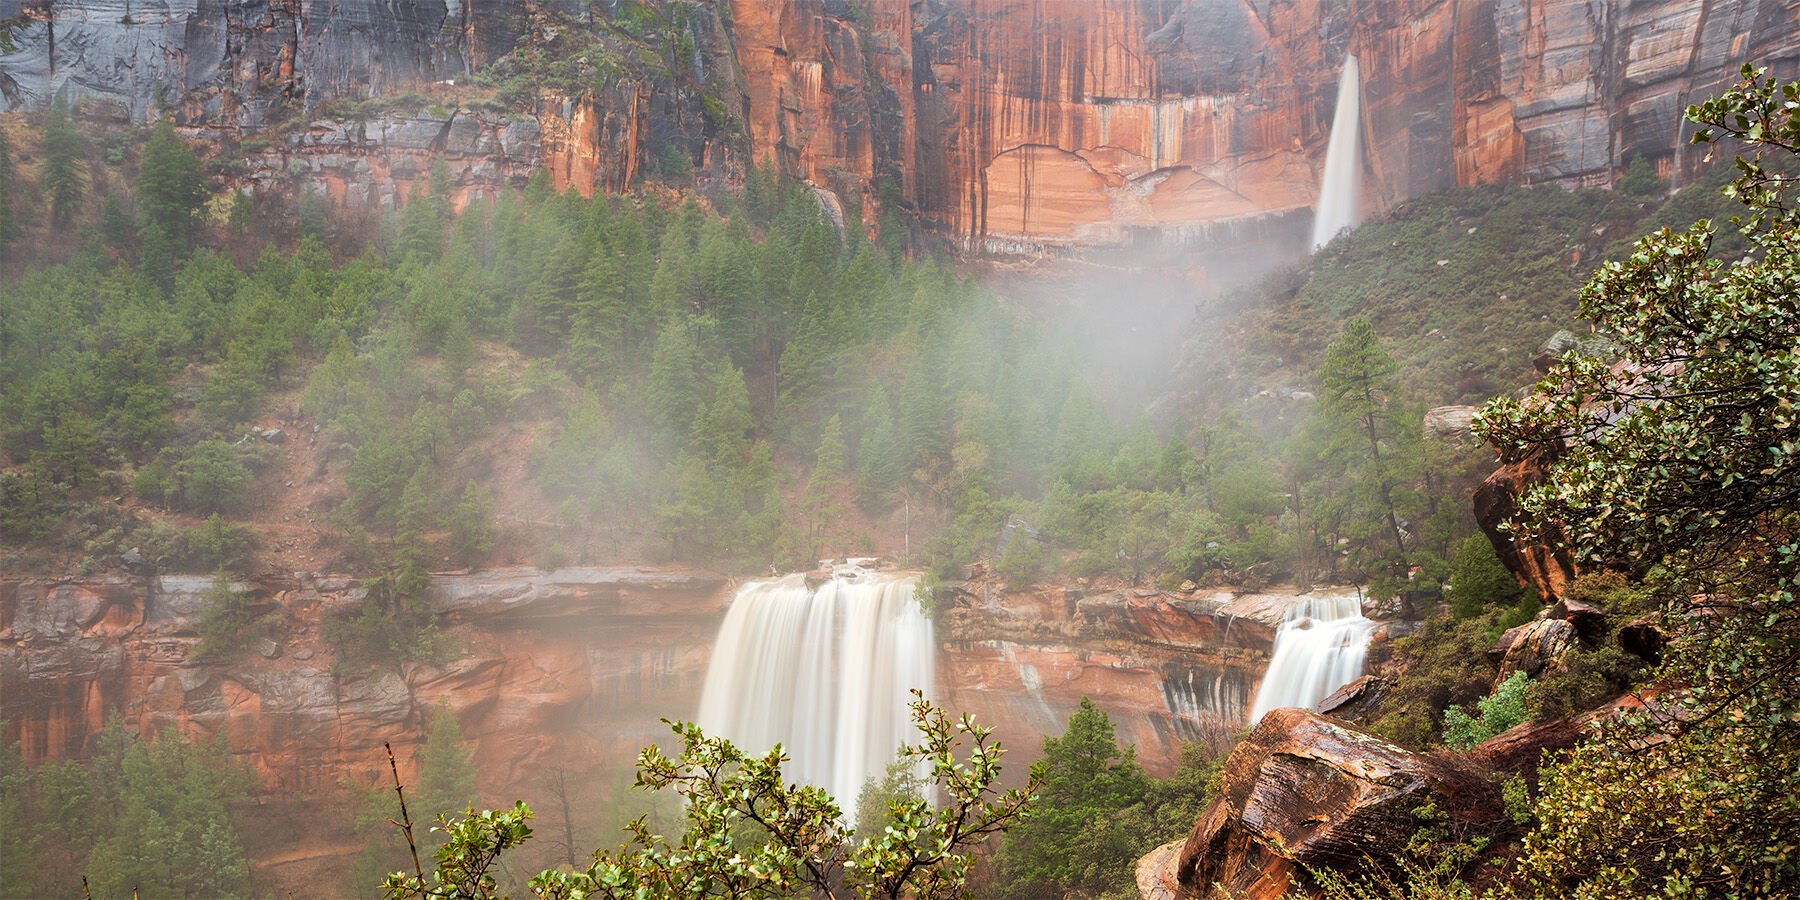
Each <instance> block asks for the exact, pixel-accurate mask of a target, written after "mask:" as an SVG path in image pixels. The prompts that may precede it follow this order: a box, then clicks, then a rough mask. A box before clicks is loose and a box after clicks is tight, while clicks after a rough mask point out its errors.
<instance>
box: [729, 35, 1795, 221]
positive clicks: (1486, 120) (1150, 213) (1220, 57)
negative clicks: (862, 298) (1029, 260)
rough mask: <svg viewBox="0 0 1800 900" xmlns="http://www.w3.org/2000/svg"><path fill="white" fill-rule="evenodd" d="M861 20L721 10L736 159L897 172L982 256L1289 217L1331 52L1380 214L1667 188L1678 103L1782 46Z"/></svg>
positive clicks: (1310, 197) (1332, 77)
mask: <svg viewBox="0 0 1800 900" xmlns="http://www.w3.org/2000/svg"><path fill="white" fill-rule="evenodd" d="M867 9H868V10H869V16H868V19H867V20H866V21H862V22H859V21H855V20H852V19H848V18H833V16H832V14H831V13H829V12H826V11H825V10H826V5H825V4H822V3H820V2H818V0H791V2H785V3H770V4H763V3H749V2H737V3H734V4H733V12H734V29H735V40H736V46H737V53H738V56H739V59H740V62H741V64H742V67H743V69H744V71H745V72H746V73H747V78H748V79H749V80H750V81H751V82H752V87H751V88H750V90H749V97H748V109H749V121H750V122H751V123H753V124H752V125H751V143H752V148H753V150H752V152H753V153H756V154H759V155H760V154H763V153H765V152H767V151H769V150H774V151H777V152H779V153H780V155H781V157H782V159H783V160H784V161H786V162H787V163H788V164H789V165H790V166H795V167H797V170H798V171H799V172H800V173H801V174H804V175H806V176H807V177H811V178H813V179H814V180H831V179H830V178H828V177H827V176H832V177H834V178H835V179H836V180H838V181H840V182H841V181H842V180H843V176H844V175H845V173H850V174H854V175H856V176H860V177H862V178H875V177H879V176H882V175H884V174H891V173H892V172H893V171H894V170H896V169H897V170H898V171H899V172H900V173H901V180H902V183H903V185H904V187H905V191H904V193H903V196H904V197H905V198H906V199H907V200H909V201H910V202H911V203H912V204H913V206H914V207H915V208H916V209H917V210H918V211H919V213H920V214H921V215H923V216H924V217H925V218H927V219H928V220H931V221H933V222H936V223H938V224H939V225H942V226H944V227H945V228H947V229H948V230H950V231H952V232H953V233H955V234H956V235H958V236H960V237H962V238H963V239H964V241H965V242H966V243H967V244H969V245H970V246H973V247H986V248H989V249H999V250H1006V249H1021V248H1029V247H1041V246H1045V245H1107V244H1120V243H1128V242H1134V241H1142V240H1154V241H1162V242H1168V241H1189V240H1193V239H1195V238H1197V237H1201V238H1203V237H1204V236H1205V235H1206V234H1207V233H1208V232H1209V230H1210V229H1212V228H1215V227H1217V226H1219V225H1220V224H1222V223H1229V222H1239V221H1243V220H1245V219H1255V218H1267V217H1275V216H1280V215H1281V214H1283V213H1293V214H1303V215H1310V209H1311V207H1312V205H1313V202H1314V197H1315V194H1316V190H1317V183H1318V176H1319V172H1320V170H1321V169H1322V167H1323V163H1324V160H1323V154H1324V148H1325V144H1326V138H1327V136H1328V134H1327V132H1328V130H1329V127H1330V123H1331V115H1332V112H1333V110H1332V105H1333V103H1334V95H1335V82H1336V78H1337V74H1338V70H1339V67H1340V66H1341V64H1342V61H1343V59H1344V56H1345V55H1346V54H1355V55H1356V56H1357V57H1358V59H1359V61H1360V63H1361V68H1362V72H1363V85H1362V100H1363V102H1362V107H1363V110H1364V117H1365V120H1364V123H1363V128H1362V143H1363V150H1364V157H1365V160H1366V172H1365V197H1364V207H1365V209H1366V210H1369V211H1376V210H1379V209H1381V208H1383V207H1386V206H1390V205H1392V204H1394V203H1397V202H1399V201H1402V200H1404V199H1406V198H1407V197H1411V196H1414V195H1417V194H1419V193H1422V192H1425V191H1429V190H1434V189H1437V188H1441V187H1445V186H1449V185H1452V184H1471V183H1475V182H1482V181H1487V182H1526V183H1544V182H1556V183H1563V184H1577V183H1579V184H1607V183H1610V181H1611V178H1612V176H1613V173H1614V172H1615V171H1617V170H1618V168H1619V167H1620V166H1621V165H1622V164H1623V162H1624V160H1625V159H1626V157H1628V156H1630V155H1633V154H1642V155H1645V156H1646V157H1648V158H1650V159H1652V160H1653V161H1655V162H1656V164H1657V165H1658V166H1659V168H1660V169H1661V171H1662V172H1663V173H1664V174H1666V175H1671V176H1673V177H1680V176H1681V175H1683V174H1685V173H1687V172H1690V171H1691V170H1692V166H1693V165H1694V164H1695V162H1696V161H1695V160H1693V159H1691V158H1684V157H1683V155H1682V152H1681V142H1682V139H1683V136H1684V132H1682V131H1681V128H1680V111H1681V109H1682V108H1684V107H1685V105H1686V104H1687V103H1689V102H1693V101H1694V100H1696V99H1698V98H1699V97H1702V96H1705V95H1706V94H1709V93H1713V92H1716V91H1717V90H1719V89H1720V88H1721V87H1723V86H1725V85H1727V84H1729V83H1731V82H1732V81H1733V80H1735V78H1736V71H1737V68H1738V67H1739V65H1740V64H1741V63H1743V62H1745V61H1766V60H1781V59H1786V60H1790V61H1791V60H1792V59H1793V58H1794V55H1795V54H1794V51H1795V49H1796V48H1797V47H1800V24H1797V23H1800V12H1797V10H1796V9H1795V7H1794V4H1792V3H1791V2H1790V3H1787V4H1780V3H1776V4H1761V5H1756V4H1751V5H1742V4H1727V5H1723V6H1719V5H1704V4H1693V3H1687V2H1680V0H1663V2H1652V3H1638V4H1632V5H1631V6H1630V8H1629V9H1628V10H1623V11H1621V10H1619V9H1618V8H1617V7H1615V6H1612V5H1608V4H1600V5H1596V4H1592V3H1589V2H1585V0H1538V2H1533V3H1529V4H1525V5H1524V6H1523V7H1522V8H1519V7H1510V6H1506V5H1503V4H1499V3H1496V2H1479V3H1461V4H1445V3H1439V2H1430V0H1401V2H1362V3H1354V4H1350V5H1349V6H1348V7H1345V6H1341V5H1338V4H1327V3H1320V2H1317V0H1299V2H1293V3H1282V4H1256V3H1242V4H1240V3H1211V2H1206V3H1203V2H1198V0H1192V2H1183V3H1176V4H1167V3H1161V2H1151V0H1124V2H1117V3H1092V2H1084V0H1034V2H1030V3H1026V2H1021V0H975V2H968V3H957V4H910V3H906V2H904V0H875V2H871V3H870V4H868V5H867ZM908 38H910V40H908ZM859 46H860V47H862V48H864V53H863V57H864V58H865V59H867V60H870V63H869V65H868V67H867V68H864V69H862V70H861V71H860V72H859V71H858V65H857V63H858V61H857V60H856V59H855V58H854V56H853V54H852V53H851V51H852V50H853V49H854V48H857V47H859ZM1788 65H1789V66H1790V67H1791V66H1792V63H1791V62H1789V63H1788ZM757 85H761V86H760V87H759V86H757ZM901 85H908V86H910V88H911V90H910V93H911V97H910V98H908V97H907V96H906V94H907V92H906V91H905V90H903V89H900V86H901ZM865 86H877V87H878V88H879V93H877V94H872V93H870V92H869V91H868V90H867V89H866V87H865ZM871 131H872V133H873V138H872V141H873V147H874V154H873V156H872V157H871V156H870V155H868V154H866V153H865V152H864V148H865V146H866V143H865V141H866V139H865V137H864V136H865V135H868V134H870V133H871Z"/></svg>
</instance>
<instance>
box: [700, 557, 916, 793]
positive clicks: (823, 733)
mask: <svg viewBox="0 0 1800 900" xmlns="http://www.w3.org/2000/svg"><path fill="white" fill-rule="evenodd" d="M917 585H918V578H917V577H916V576H910V575H901V576H896V575H886V574H867V573H858V574H855V575H850V576H846V577H838V578H833V579H831V580H830V581H826V582H824V583H823V584H820V585H819V586H818V587H817V588H816V589H809V588H808V587H807V586H806V580H805V578H804V577H803V576H800V575H789V576H787V577H785V578H780V579H776V580H773V581H753V582H750V583H748V584H746V585H744V586H743V587H742V588H741V589H739V591H738V593H737V597H736V599H734V600H733V601H732V604H731V610H730V612H728V613H726V615H725V622H724V624H723V625H722V626H721V627H720V630H719V640H718V644H717V646H716V647H715V649H714V651H713V657H712V663H711V665H710V666H708V668H707V671H706V686H705V688H704V690H703V691H702V693H701V699H700V715H699V717H698V722H699V724H700V726H701V727H702V728H704V729H705V730H706V733H707V734H709V735H717V736H722V737H726V738H729V739H730V740H731V742H732V743H734V744H736V745H737V746H738V747H739V748H740V749H742V750H745V751H747V752H753V753H761V752H763V751H766V750H768V749H769V748H770V747H772V746H774V745H775V744H777V743H780V744H781V745H782V747H783V748H784V749H785V750H786V751H787V754H788V756H789V757H790V758H791V759H792V762H791V763H789V764H788V766H787V768H786V773H787V775H788V776H789V777H790V778H792V779H794V780H797V781H801V782H804V783H806V784H811V785H816V786H818V787H822V788H824V789H826V790H827V791H829V792H830V793H831V795H832V796H833V797H835V798H837V800H838V803H839V805H840V806H842V807H843V809H844V814H845V816H846V817H849V818H851V819H852V820H854V817H855V814H856V812H855V803H856V795H857V793H858V792H859V791H860V790H861V789H862V786H863V782H865V781H867V780H868V779H869V778H871V777H879V776H880V775H882V773H883V772H884V771H885V769H886V767H887V765H888V763H889V762H891V761H892V760H893V759H894V757H895V750H896V749H897V748H898V747H899V746H900V745H901V744H903V743H907V742H913V741H916V740H917V736H916V734H915V732H914V731H913V728H912V720H911V710H910V708H909V707H908V705H907V704H908V703H909V702H910V701H911V700H912V695H911V693H910V691H912V690H914V689H918V690H920V691H923V692H924V694H925V696H926V697H927V698H930V697H931V691H932V669H933V664H934V659H935V657H934V648H935V646H936V643H935V641H934V640H933V637H932V628H931V620H930V619H929V618H928V617H926V615H925V614H924V611H923V610H922V609H920V607H919V604H918V602H917V601H916V600H915V599H914V597H913V591H914V588H916V587H917Z"/></svg>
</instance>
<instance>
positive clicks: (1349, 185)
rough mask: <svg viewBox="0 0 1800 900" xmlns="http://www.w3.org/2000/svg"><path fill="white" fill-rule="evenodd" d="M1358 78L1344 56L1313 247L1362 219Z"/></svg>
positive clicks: (1353, 61) (1315, 214)
mask: <svg viewBox="0 0 1800 900" xmlns="http://www.w3.org/2000/svg"><path fill="white" fill-rule="evenodd" d="M1361 106H1362V77H1361V75H1360V74H1359V73H1358V71H1357V68H1356V57H1355V56H1346V57H1344V73H1343V74H1342V75H1340V76H1338V90H1337V112H1336V113H1333V114H1332V117H1331V143H1330V144H1329V145H1327V146H1326V148H1325V177H1324V179H1323V180H1322V181H1321V182H1320V183H1319V203H1318V205H1317V206H1316V207H1315V208H1314V211H1313V232H1312V243H1311V245H1310V246H1311V247H1312V248H1313V249H1318V248H1319V247H1323V246H1325V244H1326V243H1327V242H1329V241H1330V240H1331V239H1332V238H1334V237H1337V234H1338V232H1340V231H1343V230H1344V229H1346V228H1355V227H1356V225H1357V223H1358V222H1360V221H1362V216H1361V215H1360V214H1359V212H1358V210H1357V208H1356V207H1357V201H1358V199H1359V198H1360V197H1361V196H1362V140H1361V132H1362V121H1361V120H1362V111H1361Z"/></svg>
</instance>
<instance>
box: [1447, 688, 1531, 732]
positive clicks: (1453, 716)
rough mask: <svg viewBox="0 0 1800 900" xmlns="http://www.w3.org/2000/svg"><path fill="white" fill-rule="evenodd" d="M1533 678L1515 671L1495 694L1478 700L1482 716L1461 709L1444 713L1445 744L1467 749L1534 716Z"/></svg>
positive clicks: (1454, 708)
mask: <svg viewBox="0 0 1800 900" xmlns="http://www.w3.org/2000/svg"><path fill="white" fill-rule="evenodd" d="M1530 694H1531V679H1530V678H1528V677H1527V676H1526V675H1525V673H1524V672H1514V673H1512V676H1511V677H1510V678H1507V679H1506V680H1505V681H1502V682H1500V686H1499V687H1497V688H1495V689H1494V692H1493V693H1492V694H1490V695H1488V696H1486V697H1483V698H1481V699H1480V700H1477V701H1475V706H1476V708H1477V710H1478V712H1479V717H1471V716H1470V715H1469V714H1468V713H1465V712H1463V711H1462V710H1461V709H1460V708H1458V707H1454V706H1452V707H1450V708H1449V709H1446V710H1444V743H1445V744H1447V745H1449V746H1451V747H1454V748H1456V749H1458V750H1467V749H1468V748H1470V747H1473V746H1475V745H1476V744H1479V743H1481V742H1482V741H1485V740H1487V739H1488V738H1491V737H1493V736H1494V735H1496V734H1499V733H1500V732H1502V731H1505V730H1507V729H1508V728H1511V727H1513V726H1514V725H1518V724H1519V723H1521V722H1524V721H1525V720H1526V719H1528V718H1530V717H1531V703H1530Z"/></svg>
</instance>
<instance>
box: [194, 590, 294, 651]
mask: <svg viewBox="0 0 1800 900" xmlns="http://www.w3.org/2000/svg"><path fill="white" fill-rule="evenodd" d="M275 619H276V616H275V615H274V614H270V615H265V616H259V615H257V614H256V613H255V611H254V609H253V608H252V605H251V603H250V599H249V595H248V594H246V593H245V592H243V591H237V590H233V589H232V587H231V579H230V578H229V577H228V576H226V574H225V570H224V569H219V571H218V574H216V575H214V576H213V583H212V588H211V589H210V590H208V591H207V592H206V605H205V606H204V607H202V608H201V610H200V621H199V622H198V623H196V624H195V631H196V632H198V633H199V635H200V643H199V645H198V646H196V647H195V648H194V659H196V660H198V661H200V662H223V661H225V660H229V659H231V658H232V657H234V656H237V655H238V654H240V653H242V652H244V651H245V650H247V649H249V647H250V645H251V644H252V643H253V642H254V641H255V640H256V639H257V638H259V637H262V636H263V635H264V634H266V633H267V631H268V629H269V627H270V626H271V625H273V624H274V621H275Z"/></svg>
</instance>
